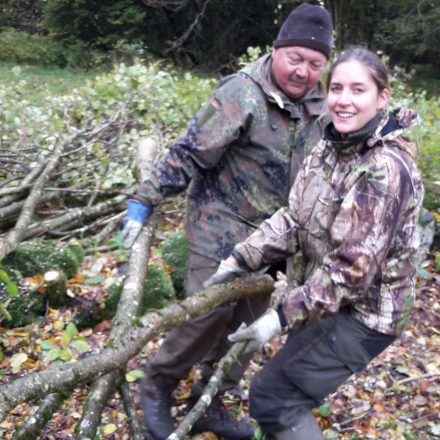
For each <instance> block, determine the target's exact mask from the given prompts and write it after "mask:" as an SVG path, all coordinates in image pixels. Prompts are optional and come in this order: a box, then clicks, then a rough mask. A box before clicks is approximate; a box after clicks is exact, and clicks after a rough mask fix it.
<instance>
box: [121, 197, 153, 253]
mask: <svg viewBox="0 0 440 440" xmlns="http://www.w3.org/2000/svg"><path fill="white" fill-rule="evenodd" d="M152 211H153V208H152V207H151V206H150V205H144V204H143V203H141V202H138V201H137V200H129V201H128V210H127V216H126V217H125V220H124V228H123V229H122V235H123V237H124V247H125V248H126V249H130V248H131V247H132V246H133V243H134V241H135V240H136V238H137V236H138V235H139V233H140V232H141V229H142V227H143V226H144V225H145V223H147V221H148V218H149V217H150V215H151V213H152Z"/></svg>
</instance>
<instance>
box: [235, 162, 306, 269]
mask: <svg viewBox="0 0 440 440" xmlns="http://www.w3.org/2000/svg"><path fill="white" fill-rule="evenodd" d="M309 162H310V157H308V158H306V160H305V161H304V163H303V165H302V167H301V168H300V170H299V172H298V174H297V176H296V179H295V182H294V184H293V186H292V189H291V190H290V194H289V206H288V207H283V208H280V209H279V210H278V211H276V212H275V213H274V214H273V215H272V216H271V217H270V218H269V219H267V220H265V221H264V222H262V223H261V224H260V226H259V227H258V228H257V229H256V230H255V232H253V233H252V234H251V235H250V236H249V237H248V238H247V239H246V240H244V241H242V242H241V243H239V244H237V245H236V246H235V248H234V250H235V251H236V252H238V253H239V254H240V255H241V257H242V258H243V260H244V265H245V266H246V267H247V268H248V269H249V270H250V271H252V272H255V271H257V270H259V269H262V268H263V267H265V266H269V265H272V264H274V263H276V262H278V261H282V260H285V259H286V258H288V257H290V256H292V255H293V254H295V252H297V250H298V216H297V213H298V209H299V203H300V199H301V196H302V193H303V187H304V179H305V175H306V174H307V169H308V164H309Z"/></svg>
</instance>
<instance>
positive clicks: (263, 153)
mask: <svg viewBox="0 0 440 440" xmlns="http://www.w3.org/2000/svg"><path fill="white" fill-rule="evenodd" d="M332 44H333V30H332V24H331V19H330V16H329V13H328V12H327V11H326V10H325V9H323V8H321V7H320V6H312V5H308V4H302V5H301V6H299V7H297V8H296V9H294V10H293V11H292V12H291V14H290V15H289V16H288V18H287V19H286V21H285V22H284V23H283V25H282V27H281V29H280V32H279V34H278V37H277V39H276V41H275V43H274V50H273V52H272V53H271V54H270V55H265V56H263V57H262V58H260V59H259V60H258V61H257V62H255V63H254V64H252V65H250V66H248V67H246V68H245V69H244V70H242V71H240V72H238V73H236V74H234V75H231V76H228V77H226V78H225V79H224V80H223V81H222V82H221V83H220V84H219V86H218V87H217V89H216V90H215V91H214V92H213V94H212V97H211V99H210V100H209V101H208V102H207V103H206V104H205V105H204V106H203V107H202V108H201V109H200V111H199V112H198V113H197V114H196V116H195V117H194V118H193V120H192V121H191V123H190V125H189V128H188V131H187V132H186V134H185V135H184V136H183V137H182V138H181V139H179V140H178V141H177V142H176V143H175V144H174V145H173V146H172V147H171V148H170V149H169V150H168V151H167V152H166V154H165V155H164V156H163V157H162V158H161V159H160V160H159V161H158V163H157V164H156V167H155V170H154V172H153V175H152V176H151V178H150V179H149V180H147V181H145V182H144V183H143V184H142V185H141V186H140V188H139V190H138V191H137V193H136V195H135V197H134V199H135V200H131V201H129V209H128V215H127V221H126V223H125V227H124V234H125V235H126V237H127V239H126V245H127V246H128V247H129V246H130V245H131V244H132V243H133V241H134V239H135V237H136V236H137V234H138V233H139V231H140V229H141V227H142V225H143V224H145V222H146V221H147V220H148V217H149V215H150V213H151V211H152V209H153V208H154V207H156V206H158V205H159V204H160V202H161V201H162V200H163V198H165V197H167V196H170V195H173V194H176V193H179V192H181V191H183V190H187V199H188V203H187V221H186V233H187V236H188V241H189V246H190V256H189V262H188V281H187V292H186V293H187V295H191V294H192V293H194V292H196V291H199V290H201V289H202V287H203V282H204V281H205V280H207V279H208V278H209V277H210V276H211V275H212V274H214V273H215V272H216V270H217V268H218V266H219V262H220V261H221V260H223V259H225V258H226V257H227V256H228V255H229V254H230V252H231V251H232V249H233V248H234V245H235V244H236V243H238V242H239V241H240V240H243V239H244V238H245V237H247V236H248V235H249V234H250V233H251V232H253V231H254V230H255V228H256V227H257V226H258V225H259V224H260V223H261V222H262V221H263V220H265V219H266V218H268V217H270V216H271V214H273V213H274V212H275V211H276V210H277V209H278V208H280V207H281V206H284V205H286V204H287V200H288V194H289V189H290V187H291V185H292V183H293V180H294V178H295V175H296V173H297V170H298V168H299V166H300V164H301V162H302V160H303V158H304V155H305V154H307V153H308V152H309V150H310V148H311V147H312V146H313V145H314V144H316V143H317V141H318V140H319V139H320V137H321V135H322V129H323V126H324V125H325V124H324V121H323V120H322V115H323V114H324V112H325V102H324V88H323V86H322V85H321V83H320V82H319V80H320V76H321V74H322V72H323V70H324V67H325V65H326V62H327V60H328V58H329V56H330V51H331V47H332ZM268 302H269V298H264V299H252V300H248V301H239V302H237V303H236V304H234V305H227V306H224V307H221V308H218V309H216V310H214V311H212V312H210V313H208V314H206V315H204V316H202V317H200V318H197V319H195V320H193V321H191V322H189V323H187V324H185V325H183V326H181V327H179V328H177V329H175V330H173V331H171V332H169V333H168V334H167V336H166V338H165V340H164V342H163V344H162V345H161V347H160V349H159V352H158V353H157V355H156V356H155V357H153V358H152V359H151V361H150V362H149V363H148V365H147V366H146V376H145V378H144V379H143V381H142V383H141V401H142V406H143V410H144V420H145V424H146V426H147V429H148V431H149V432H150V434H151V436H152V437H153V438H154V439H155V440H162V439H165V438H167V437H168V435H169V434H170V433H171V432H172V431H173V430H174V423H173V419H172V417H171V412H170V410H171V394H172V392H173V390H174V389H175V387H176V386H177V384H178V382H179V380H180V379H184V378H186V377H187V375H188V373H189V371H190V369H191V368H192V366H193V365H194V364H197V363H202V376H203V380H202V383H203V382H206V381H207V380H208V379H209V377H210V375H211V373H212V364H213V363H215V362H216V361H218V360H219V359H220V358H221V357H222V356H223V355H224V354H225V353H226V351H227V349H228V348H229V346H230V343H229V342H228V340H227V335H228V334H230V333H231V332H233V331H235V330H236V329H237V327H238V326H239V325H240V324H241V323H242V322H243V321H244V322H246V323H250V322H252V321H254V320H255V319H256V318H257V317H258V316H260V315H261V314H262V313H263V312H264V311H265V310H266V308H267V306H268ZM250 356H251V355H247V356H244V357H243V358H242V359H240V362H238V363H237V364H236V365H235V366H234V367H233V368H232V370H231V371H230V372H229V374H228V376H227V378H226V379H225V381H224V383H223V386H222V389H221V390H220V391H221V392H224V391H225V390H227V389H231V388H233V387H234V386H236V385H237V384H238V382H239V380H240V377H241V375H242V373H243V371H244V370H245V368H246V366H247V364H248V362H249V360H250ZM193 393H194V394H196V395H197V393H198V390H197V389H196V388H195V389H194V391H193ZM202 431H213V432H215V433H216V434H217V435H218V436H220V437H225V438H228V439H232V440H247V439H250V438H251V437H252V436H253V428H252V426H251V425H250V424H248V423H245V422H237V421H235V420H233V419H231V418H230V417H229V416H228V414H227V413H226V410H225V409H224V407H223V406H222V404H221V400H220V399H216V400H215V402H213V404H212V405H211V408H210V410H209V411H208V414H207V415H206V416H205V418H204V419H202V420H201V421H199V422H198V423H197V424H196V425H195V427H194V428H193V432H202Z"/></svg>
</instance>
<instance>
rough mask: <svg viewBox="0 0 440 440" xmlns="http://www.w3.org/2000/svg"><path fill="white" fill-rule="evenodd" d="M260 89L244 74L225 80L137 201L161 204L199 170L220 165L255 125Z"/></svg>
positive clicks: (181, 189)
mask: <svg viewBox="0 0 440 440" xmlns="http://www.w3.org/2000/svg"><path fill="white" fill-rule="evenodd" d="M257 87H258V86H256V85H255V84H254V83H253V81H252V80H250V79H246V78H245V77H243V76H241V75H232V76H230V77H227V78H225V80H223V82H222V83H221V84H220V85H219V87H218V88H217V89H216V90H215V91H214V92H213V94H212V96H211V98H210V100H209V101H208V102H207V103H206V104H205V105H203V106H202V108H201V109H200V110H199V112H198V113H197V114H196V115H195V116H194V118H193V119H192V120H191V122H190V124H189V127H188V129H187V131H186V133H185V135H184V136H182V137H181V138H180V139H179V140H178V141H177V142H176V143H175V144H173V145H172V146H171V147H170V148H169V149H168V150H167V151H166V152H165V153H164V155H163V156H162V157H161V158H160V159H159V161H158V162H157V163H156V166H155V169H154V171H153V173H152V176H151V177H150V178H149V179H148V180H146V181H145V182H144V183H143V184H142V185H140V187H139V189H138V190H137V193H136V196H137V198H139V199H140V200H141V201H145V202H147V203H151V204H153V205H157V204H159V203H160V202H161V200H162V199H163V198H164V197H167V196H169V195H173V194H177V193H179V192H181V191H183V190H185V189H186V188H187V186H188V185H189V183H190V181H191V179H192V178H193V176H194V175H195V173H196V172H197V171H198V169H199V170H200V169H202V170H209V169H210V168H212V167H214V166H216V165H217V164H218V163H219V162H220V161H221V159H222V157H223V155H224V154H225V152H226V150H227V149H228V147H229V145H230V144H231V143H232V142H233V141H235V140H237V139H238V138H239V137H240V136H241V135H242V134H243V132H246V131H247V129H248V127H249V125H250V124H251V123H252V119H253V114H254V105H255V102H256V100H255V93H259V91H256V88H257Z"/></svg>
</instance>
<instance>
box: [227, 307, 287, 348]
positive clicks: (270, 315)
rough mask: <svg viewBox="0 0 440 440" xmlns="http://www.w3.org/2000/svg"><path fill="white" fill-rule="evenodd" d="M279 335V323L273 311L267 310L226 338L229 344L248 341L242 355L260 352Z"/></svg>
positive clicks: (276, 314)
mask: <svg viewBox="0 0 440 440" xmlns="http://www.w3.org/2000/svg"><path fill="white" fill-rule="evenodd" d="M279 333H281V323H280V318H279V317H278V313H277V312H276V311H275V309H272V308H269V309H267V311H266V313H265V314H264V315H263V316H260V318H258V319H257V320H256V321H255V322H254V323H252V324H251V325H250V326H248V327H243V326H241V327H240V328H239V329H238V330H236V331H235V333H232V334H230V335H229V336H228V340H229V341H230V342H241V341H248V343H247V345H246V348H245V349H244V353H252V352H254V351H260V350H262V348H263V345H264V344H265V343H266V342H267V341H269V339H271V338H272V337H273V336H275V335H277V334H279Z"/></svg>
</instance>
